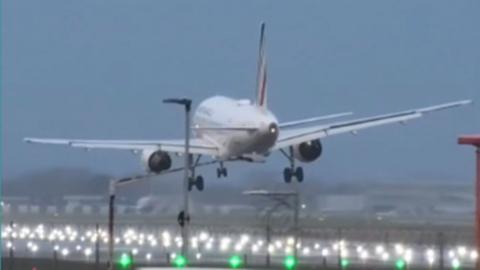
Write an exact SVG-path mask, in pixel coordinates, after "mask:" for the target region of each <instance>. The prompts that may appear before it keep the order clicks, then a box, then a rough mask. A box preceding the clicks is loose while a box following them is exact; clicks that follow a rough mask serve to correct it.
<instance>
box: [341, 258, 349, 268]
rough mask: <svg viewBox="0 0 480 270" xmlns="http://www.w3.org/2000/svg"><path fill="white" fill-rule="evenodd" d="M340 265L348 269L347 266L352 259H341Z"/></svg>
mask: <svg viewBox="0 0 480 270" xmlns="http://www.w3.org/2000/svg"><path fill="white" fill-rule="evenodd" d="M340 265H341V266H342V269H347V267H348V266H349V265H350V261H349V260H348V259H342V260H341V261H340Z"/></svg>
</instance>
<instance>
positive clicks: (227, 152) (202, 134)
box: [193, 96, 279, 160]
mask: <svg viewBox="0 0 480 270" xmlns="http://www.w3.org/2000/svg"><path fill="white" fill-rule="evenodd" d="M193 126H194V127H195V129H194V132H195V133H194V136H195V137H196V138H200V139H202V140H205V141H208V142H210V143H212V144H215V145H216V146H217V147H218V149H219V152H220V156H219V157H218V158H220V159H223V160H226V159H232V158H242V157H246V156H249V155H262V156H265V155H267V154H268V153H269V152H270V150H271V148H272V147H273V146H274V145H275V142H276V140H277V138H278V132H279V131H278V121H277V119H276V117H275V116H274V115H273V113H271V112H270V111H269V110H267V109H266V108H262V107H259V106H257V105H255V104H252V103H251V102H250V101H249V100H242V99H241V100H236V99H232V98H228V97H223V96H214V97H211V98H208V99H206V100H204V101H202V102H201V103H200V104H199V106H198V108H197V110H196V111H195V114H194V116H193ZM202 127H204V128H205V129H202Z"/></svg>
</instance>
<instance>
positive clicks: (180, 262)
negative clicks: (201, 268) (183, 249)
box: [173, 255, 188, 268]
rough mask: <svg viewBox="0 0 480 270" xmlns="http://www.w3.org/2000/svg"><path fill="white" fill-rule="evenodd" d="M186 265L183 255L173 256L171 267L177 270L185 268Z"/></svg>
mask: <svg viewBox="0 0 480 270" xmlns="http://www.w3.org/2000/svg"><path fill="white" fill-rule="evenodd" d="M187 264H188V261H187V258H186V257H185V256H183V255H178V256H175V259H174V260H173V265H174V266H175V267H177V268H184V267H185V266H187Z"/></svg>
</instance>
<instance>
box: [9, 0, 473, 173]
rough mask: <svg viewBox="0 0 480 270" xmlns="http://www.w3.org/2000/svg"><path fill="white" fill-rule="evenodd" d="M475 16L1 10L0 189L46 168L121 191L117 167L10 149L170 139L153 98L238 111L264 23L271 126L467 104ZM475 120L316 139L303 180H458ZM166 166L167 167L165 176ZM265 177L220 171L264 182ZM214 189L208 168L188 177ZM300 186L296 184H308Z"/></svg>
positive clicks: (416, 6)
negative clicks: (48, 142)
mask: <svg viewBox="0 0 480 270" xmlns="http://www.w3.org/2000/svg"><path fill="white" fill-rule="evenodd" d="M478 14H480V3H479V2H478V1H383V0H382V1H303V2H302V1H159V0H141V1H138V0H135V1H134V0H129V1H126V0H102V1H98V0H82V1H70V0H67V1H65V0H42V1H38V0H6V1H3V7H2V47H3V48H2V50H3V51H2V77H3V80H2V121H3V125H2V136H3V140H2V149H3V151H2V154H3V168H4V172H3V173H4V176H6V177H12V176H16V175H19V174H22V173H24V172H31V171H33V170H38V169H45V168H51V167H64V166H65V167H86V168H90V169H91V170H94V171H99V172H106V173H112V174H115V175H122V174H125V173H131V172H138V171H140V170H141V167H140V166H139V161H138V159H137V158H136V157H135V156H133V155H131V154H130V153H128V152H116V151H92V152H88V153H87V152H83V151H81V150H75V149H67V148H62V147H49V146H41V145H27V144H24V143H23V142H22V138H23V137H24V136H40V137H73V138H99V139H110V138H122V139H154V138H173V137H179V136H182V132H181V131H182V129H181V128H182V126H181V123H182V122H181V121H182V120H183V118H182V117H183V115H182V114H181V111H180V110H179V108H175V107H171V106H165V105H163V104H161V100H162V99H163V98H166V97H172V96H173V97H174V96H189V97H193V98H194V100H195V101H196V102H197V104H198V101H200V100H201V99H203V98H205V97H208V96H210V95H213V94H224V95H228V96H233V97H246V98H251V97H253V93H254V85H255V72H256V70H255V68H256V60H257V59H256V54H257V44H258V32H259V29H258V28H259V24H260V21H262V20H264V21H265V22H266V23H267V55H268V61H269V85H268V90H269V92H268V94H269V96H268V102H269V106H270V108H271V109H272V110H273V111H274V112H275V113H276V114H277V116H278V118H279V119H280V120H284V121H286V120H295V119H298V118H302V117H308V116H314V115H322V114H328V113H336V112H342V111H350V110H352V111H354V112H355V113H356V116H357V117H359V116H367V115H372V114H377V113H384V112H391V111H397V110H403V109H409V108H414V107H417V106H424V105H431V104H435V103H441V102H446V101H450V100H456V99H463V98H472V99H474V100H477V104H478V103H479V102H480V31H478V27H479V25H480V16H478ZM479 107H480V106H478V105H475V106H473V107H467V108H462V109H458V110H451V111H446V112H441V113H438V114H435V115H432V116H429V117H426V118H423V119H421V120H418V121H414V122H411V123H410V124H408V125H407V126H405V127H402V126H400V125H393V126H388V127H380V128H375V129H370V130H367V131H364V132H360V133H359V134H358V136H351V135H342V136H338V137H332V138H327V139H325V140H324V141H323V143H324V149H325V152H324V156H323V157H322V158H321V159H320V160H319V161H317V162H314V163H312V164H311V165H306V166H305V169H306V173H307V175H309V176H316V177H321V178H324V179H330V178H332V179H349V180H361V179H365V178H375V179H382V178H384V179H404V178H418V179H443V180H452V181H468V180H469V179H471V178H472V177H473V160H472V159H473V152H472V151H471V150H472V149H469V148H467V147H460V146H457V145H456V136H457V135H458V134H461V133H471V132H480V109H479ZM178 161H179V162H181V160H178ZM285 165H286V161H285V160H283V159H282V158H281V157H280V156H279V155H278V154H274V155H273V158H272V159H271V160H270V161H269V162H268V163H267V164H265V165H248V164H238V165H235V166H233V167H232V169H231V170H230V174H231V175H233V177H232V178H233V181H236V180H240V179H241V178H242V177H244V176H242V174H241V173H242V171H244V169H245V168H247V167H246V166H250V167H248V168H249V171H251V172H259V173H267V174H268V175H277V174H278V180H279V181H280V179H281V178H280V173H281V170H282V168H283V167H284V166H285ZM202 171H203V172H204V174H205V176H207V177H213V171H214V170H213V168H211V169H202ZM307 181H308V179H307Z"/></svg>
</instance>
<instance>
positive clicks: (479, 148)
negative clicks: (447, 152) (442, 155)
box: [458, 135, 480, 270]
mask: <svg viewBox="0 0 480 270" xmlns="http://www.w3.org/2000/svg"><path fill="white" fill-rule="evenodd" d="M458 143H459V144H469V145H472V146H474V147H476V154H477V180H476V183H475V237H476V249H477V253H480V135H468V136H460V138H458ZM476 268H477V270H479V269H480V259H478V258H477V265H476Z"/></svg>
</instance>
